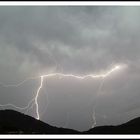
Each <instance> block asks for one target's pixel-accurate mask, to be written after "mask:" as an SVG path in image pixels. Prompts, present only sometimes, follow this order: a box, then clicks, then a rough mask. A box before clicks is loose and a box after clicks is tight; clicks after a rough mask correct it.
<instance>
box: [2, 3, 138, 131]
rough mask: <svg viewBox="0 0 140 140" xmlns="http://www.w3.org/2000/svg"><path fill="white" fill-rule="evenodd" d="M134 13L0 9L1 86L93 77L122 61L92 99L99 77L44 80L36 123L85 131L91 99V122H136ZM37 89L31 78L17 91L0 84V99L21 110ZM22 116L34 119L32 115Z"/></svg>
mask: <svg viewBox="0 0 140 140" xmlns="http://www.w3.org/2000/svg"><path fill="white" fill-rule="evenodd" d="M139 15H140V8H139V6H137V7H134V6H125V7H123V6H27V7H25V6H17V7H16V6H12V7H10V6H4V7H2V6H1V7H0V21H1V22H0V81H1V82H2V83H7V84H10V83H17V82H18V81H22V80H23V79H26V78H27V77H31V76H36V75H40V74H42V73H49V72H63V73H74V74H88V73H100V72H105V71H107V70H108V69H110V68H111V67H112V66H113V65H114V64H126V66H127V67H126V68H124V69H123V70H121V71H120V72H119V73H117V74H116V73H115V74H112V75H111V76H109V77H108V78H107V79H106V80H105V83H104V85H103V88H102V90H101V91H100V92H101V96H100V98H99V99H98V101H96V100H97V98H96V95H97V90H98V86H99V84H100V82H101V80H96V79H94V80H91V79H88V80H87V81H83V82H79V81H77V80H74V79H69V80H68V79H63V80H62V79H61V80H60V79H52V80H51V79H49V80H47V84H45V87H44V88H43V89H42V94H41V96H40V98H39V101H40V108H41V110H42V111H41V112H43V110H44V109H46V112H44V113H45V114H44V115H42V120H44V121H45V122H47V123H50V124H52V125H57V126H66V125H67V127H69V128H73V129H78V130H86V129H89V128H90V127H91V125H92V124H91V123H92V108H93V105H94V103H95V101H96V102H98V105H97V109H96V110H97V113H96V117H97V125H103V124H119V123H122V122H124V121H126V120H129V119H130V118H134V117H137V116H139V115H140V110H139V90H140V89H139V82H140V81H139V79H140V77H139V71H140V67H139V62H140V55H139V52H140V47H139V44H140V39H139V36H140V24H139V22H140V21H139ZM38 84H39V81H38V80H36V81H34V80H31V81H30V82H27V83H26V84H25V85H24V86H22V87H19V88H4V87H0V91H1V96H0V98H1V100H0V102H1V103H8V102H11V103H14V104H16V105H19V106H23V105H25V104H27V103H28V101H29V100H30V99H31V98H32V97H33V95H34V94H35V91H36V89H37V87H38ZM46 95H47V98H46V97H45V96H46ZM46 99H47V100H46ZM33 110H34V108H33ZM29 114H30V115H33V116H34V115H35V114H34V111H32V113H29ZM67 114H69V115H67ZM66 120H68V121H66Z"/></svg>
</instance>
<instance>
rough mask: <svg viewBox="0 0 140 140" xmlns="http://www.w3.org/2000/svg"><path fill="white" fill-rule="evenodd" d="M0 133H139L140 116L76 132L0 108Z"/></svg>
mask: <svg viewBox="0 0 140 140" xmlns="http://www.w3.org/2000/svg"><path fill="white" fill-rule="evenodd" d="M0 134H140V118H136V119H133V120H131V121H129V122H127V123H125V124H122V125H118V126H101V127H95V128H93V129H90V130H88V131H85V132H78V131H75V130H71V129H65V128H57V127H54V126H50V125H48V124H46V123H44V122H42V121H39V120H36V119H34V118H33V117H30V116H27V115H24V114H22V113H19V112H17V111H13V110H1V111H0Z"/></svg>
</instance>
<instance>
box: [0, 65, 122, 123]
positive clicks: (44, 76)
mask: <svg viewBox="0 0 140 140" xmlns="http://www.w3.org/2000/svg"><path fill="white" fill-rule="evenodd" d="M120 68H121V66H120V65H117V66H114V67H113V68H112V69H111V70H109V71H108V72H106V73H103V74H89V75H84V76H79V75H74V74H63V73H50V74H47V75H46V74H44V75H41V76H38V77H31V78H28V79H26V80H24V81H22V82H20V83H18V84H14V85H3V86H4V87H12V86H13V87H18V86H21V85H22V84H24V83H25V82H27V81H28V80H30V79H36V78H39V79H40V85H39V87H38V89H37V91H36V94H35V97H34V98H32V99H31V100H30V102H29V103H28V105H27V106H25V107H18V106H16V105H13V104H5V105H1V104H0V106H1V107H5V106H12V107H15V108H16V109H20V110H29V109H30V108H31V107H33V106H34V105H35V107H36V119H40V114H39V105H38V97H39V95H40V91H41V89H42V88H43V82H44V78H49V77H56V76H59V77H72V78H76V79H79V80H84V79H86V78H102V79H104V78H106V77H107V76H109V75H110V74H111V73H113V72H115V71H117V70H119V69H120ZM101 87H102V86H100V88H101ZM100 88H99V90H100ZM93 119H94V121H95V122H94V124H95V123H96V118H95V112H94V113H93Z"/></svg>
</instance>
